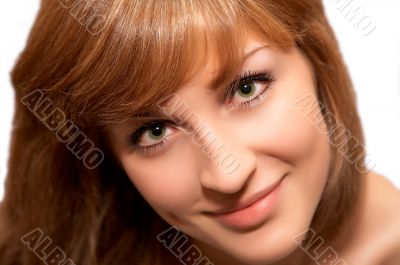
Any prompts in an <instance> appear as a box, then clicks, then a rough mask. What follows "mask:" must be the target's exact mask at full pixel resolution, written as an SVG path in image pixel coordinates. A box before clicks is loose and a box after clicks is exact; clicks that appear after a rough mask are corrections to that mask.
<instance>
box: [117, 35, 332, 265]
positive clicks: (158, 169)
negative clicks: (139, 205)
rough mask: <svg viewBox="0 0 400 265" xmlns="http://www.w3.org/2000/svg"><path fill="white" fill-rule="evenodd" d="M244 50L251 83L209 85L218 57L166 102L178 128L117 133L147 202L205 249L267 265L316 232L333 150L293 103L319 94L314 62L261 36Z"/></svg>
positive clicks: (123, 158) (128, 128)
mask: <svg viewBox="0 0 400 265" xmlns="http://www.w3.org/2000/svg"><path fill="white" fill-rule="evenodd" d="M244 49H245V50H244V51H245V54H247V56H246V59H245V61H244V64H243V65H242V68H241V69H238V72H240V73H241V75H245V76H246V77H245V78H243V79H241V80H240V81H239V82H236V83H234V85H232V86H231V88H234V90H233V92H232V93H227V92H226V91H225V90H227V88H218V89H215V88H214V87H210V86H209V85H210V84H211V83H212V81H211V80H212V79H213V77H215V76H214V75H213V73H215V70H216V69H217V67H218V66H217V63H216V62H215V61H213V60H212V58H215V57H213V56H212V54H210V56H209V58H210V59H209V60H208V63H207V64H206V65H205V67H204V68H203V69H202V70H201V71H200V72H198V73H196V75H195V76H194V77H193V78H192V79H190V80H189V81H188V82H187V83H185V84H184V85H183V86H182V87H180V88H179V89H178V90H177V91H176V94H175V95H173V96H171V98H169V99H167V100H165V101H164V102H162V103H160V109H159V110H160V117H159V119H161V120H167V121H168V120H169V121H172V123H168V122H165V123H162V122H161V123H153V124H152V125H150V126H148V127H144V128H142V130H139V131H137V132H136V134H135V133H133V132H134V131H135V127H136V126H137V125H138V121H137V119H135V120H132V121H127V122H125V123H123V124H118V125H115V126H113V127H112V128H111V131H110V137H111V143H112V145H113V149H114V151H115V153H116V156H117V158H118V159H119V160H120V162H121V164H122V166H123V168H124V170H125V172H126V173H127V175H128V176H129V178H130V179H131V180H132V182H133V183H134V185H135V186H136V188H137V189H138V190H139V192H140V193H141V194H142V196H143V197H144V198H145V199H146V201H147V202H148V203H149V204H150V205H151V206H152V207H153V208H154V210H155V211H156V212H157V213H158V214H159V215H160V216H161V217H162V218H163V219H164V220H165V221H166V222H168V223H169V224H171V225H174V226H176V227H177V228H179V229H180V230H181V231H183V232H185V233H186V234H187V235H189V236H190V237H192V239H193V240H194V242H197V246H199V247H200V249H202V251H203V253H205V254H206V255H207V253H208V254H209V255H211V256H212V255H213V254H212V253H218V254H219V256H221V257H224V256H225V257H232V258H233V260H240V261H242V262H245V263H248V264H262V263H265V262H268V261H273V260H277V259H281V258H283V257H285V256H287V255H288V254H290V253H291V251H293V250H294V249H295V247H296V244H295V242H294V240H293V238H294V237H296V236H297V235H299V234H301V233H302V232H304V231H305V230H307V228H308V227H309V225H310V223H311V220H312V217H313V215H314V212H315V210H316V207H317V205H318V202H319V200H320V198H321V195H322V192H323V189H324V186H325V183H326V181H327V174H328V167H329V158H330V154H329V143H328V138H327V135H326V134H324V133H321V132H320V129H318V128H316V127H315V126H314V125H313V124H312V123H311V122H310V121H309V120H308V119H307V117H305V116H304V115H303V112H302V111H300V110H299V108H298V107H296V105H295V104H296V102H299V101H300V100H301V99H303V98H305V97H307V96H309V95H312V96H313V97H316V88H315V84H314V79H313V72H312V68H311V65H310V64H309V62H308V60H307V59H306V58H305V57H304V56H303V55H302V53H301V52H299V50H298V49H296V48H292V49H291V51H290V52H286V53H284V52H281V51H279V50H276V49H273V48H271V47H270V46H268V43H267V42H265V41H263V39H262V38H259V37H257V36H256V35H249V37H248V40H247V44H246V47H245V48H244ZM224 93H227V94H228V96H226V100H224ZM178 109H179V111H178ZM314 114H315V112H314ZM157 120H158V119H157ZM183 121H184V122H183ZM174 122H175V124H174ZM127 139H129V140H127ZM160 143H161V144H160ZM264 195H265V196H264ZM260 197H262V198H260ZM257 199H259V200H258V201H257V202H255V203H254V204H252V205H251V206H249V204H250V203H253V202H254V201H255V200H257ZM235 209H236V211H234V212H232V210H235ZM238 209H241V210H238ZM229 211H230V212H231V213H230V214H221V213H222V212H229ZM171 255H172V254H171ZM208 258H210V259H211V260H212V259H213V258H216V257H208Z"/></svg>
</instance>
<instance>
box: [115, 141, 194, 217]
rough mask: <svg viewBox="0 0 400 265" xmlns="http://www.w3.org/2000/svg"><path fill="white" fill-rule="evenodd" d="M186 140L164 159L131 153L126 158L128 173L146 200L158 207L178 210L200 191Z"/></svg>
mask: <svg viewBox="0 0 400 265" xmlns="http://www.w3.org/2000/svg"><path fill="white" fill-rule="evenodd" d="M181 144H182V143H179V142H178V143H174V145H173V146H171V147H172V148H171V149H170V150H169V151H168V152H167V153H166V154H163V155H162V156H160V158H148V159H141V160H140V162H138V161H135V160H137V157H135V156H134V155H127V156H124V157H122V164H123V167H124V169H125V172H126V173H127V175H128V176H129V178H130V179H131V181H132V182H133V184H134V185H135V187H136V188H137V189H138V190H139V192H140V193H141V194H142V196H143V197H144V198H145V199H146V201H147V202H148V203H149V204H150V205H151V206H152V207H153V208H155V209H156V210H157V209H160V210H162V211H170V212H176V211H177V209H179V210H184V209H187V208H188V207H190V205H192V204H193V203H194V202H195V200H196V198H197V194H198V193H199V190H198V188H199V184H198V183H197V178H196V175H195V172H197V170H196V167H197V165H196V163H195V161H194V159H191V157H192V156H191V155H190V150H189V149H188V148H186V150H185V148H184V147H183V146H180V145H181Z"/></svg>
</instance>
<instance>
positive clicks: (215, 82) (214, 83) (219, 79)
mask: <svg viewBox="0 0 400 265" xmlns="http://www.w3.org/2000/svg"><path fill="white" fill-rule="evenodd" d="M269 47H270V45H268V44H264V45H261V46H257V47H255V48H253V49H252V50H250V51H248V52H246V53H245V55H244V56H243V62H242V64H244V63H245V62H246V61H247V60H248V59H249V58H250V57H252V56H253V55H254V54H256V53H257V52H259V51H261V50H264V49H268V48H269ZM230 81H233V80H230ZM226 83H229V80H225V77H224V76H223V71H221V72H219V75H216V76H215V77H213V78H212V79H211V80H210V82H209V83H208V85H207V87H208V88H210V89H214V88H218V87H221V86H222V85H223V84H226Z"/></svg>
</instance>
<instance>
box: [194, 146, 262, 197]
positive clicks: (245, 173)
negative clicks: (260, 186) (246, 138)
mask: <svg viewBox="0 0 400 265" xmlns="http://www.w3.org/2000/svg"><path fill="white" fill-rule="evenodd" d="M233 147H235V148H233ZM206 149H207V150H203V151H204V153H205V155H206V156H207V157H208V159H207V162H206V163H205V164H204V166H202V167H201V173H200V182H201V185H202V186H203V187H204V188H207V189H212V190H214V191H218V192H220V193H226V194H233V193H236V192H238V191H240V190H241V189H242V187H243V186H244V185H245V184H246V182H247V180H248V179H250V177H251V176H252V175H253V174H254V172H255V170H256V161H257V159H256V155H255V154H254V153H253V152H252V151H251V150H250V149H248V148H246V146H245V144H244V143H242V145H240V143H239V144H235V146H233V145H230V146H228V145H226V143H222V142H221V141H216V142H213V143H211V144H209V145H208V146H207V148H206Z"/></svg>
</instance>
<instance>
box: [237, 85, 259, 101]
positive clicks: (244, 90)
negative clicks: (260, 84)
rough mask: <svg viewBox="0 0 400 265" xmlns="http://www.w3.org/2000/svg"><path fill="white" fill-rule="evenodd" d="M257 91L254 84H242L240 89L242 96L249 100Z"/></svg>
mask: <svg viewBox="0 0 400 265" xmlns="http://www.w3.org/2000/svg"><path fill="white" fill-rule="evenodd" d="M255 91H256V85H255V84H254V82H247V83H245V84H242V85H240V87H239V89H238V92H239V94H240V96H242V97H247V98H249V97H251V96H253V95H254V92H255Z"/></svg>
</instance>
